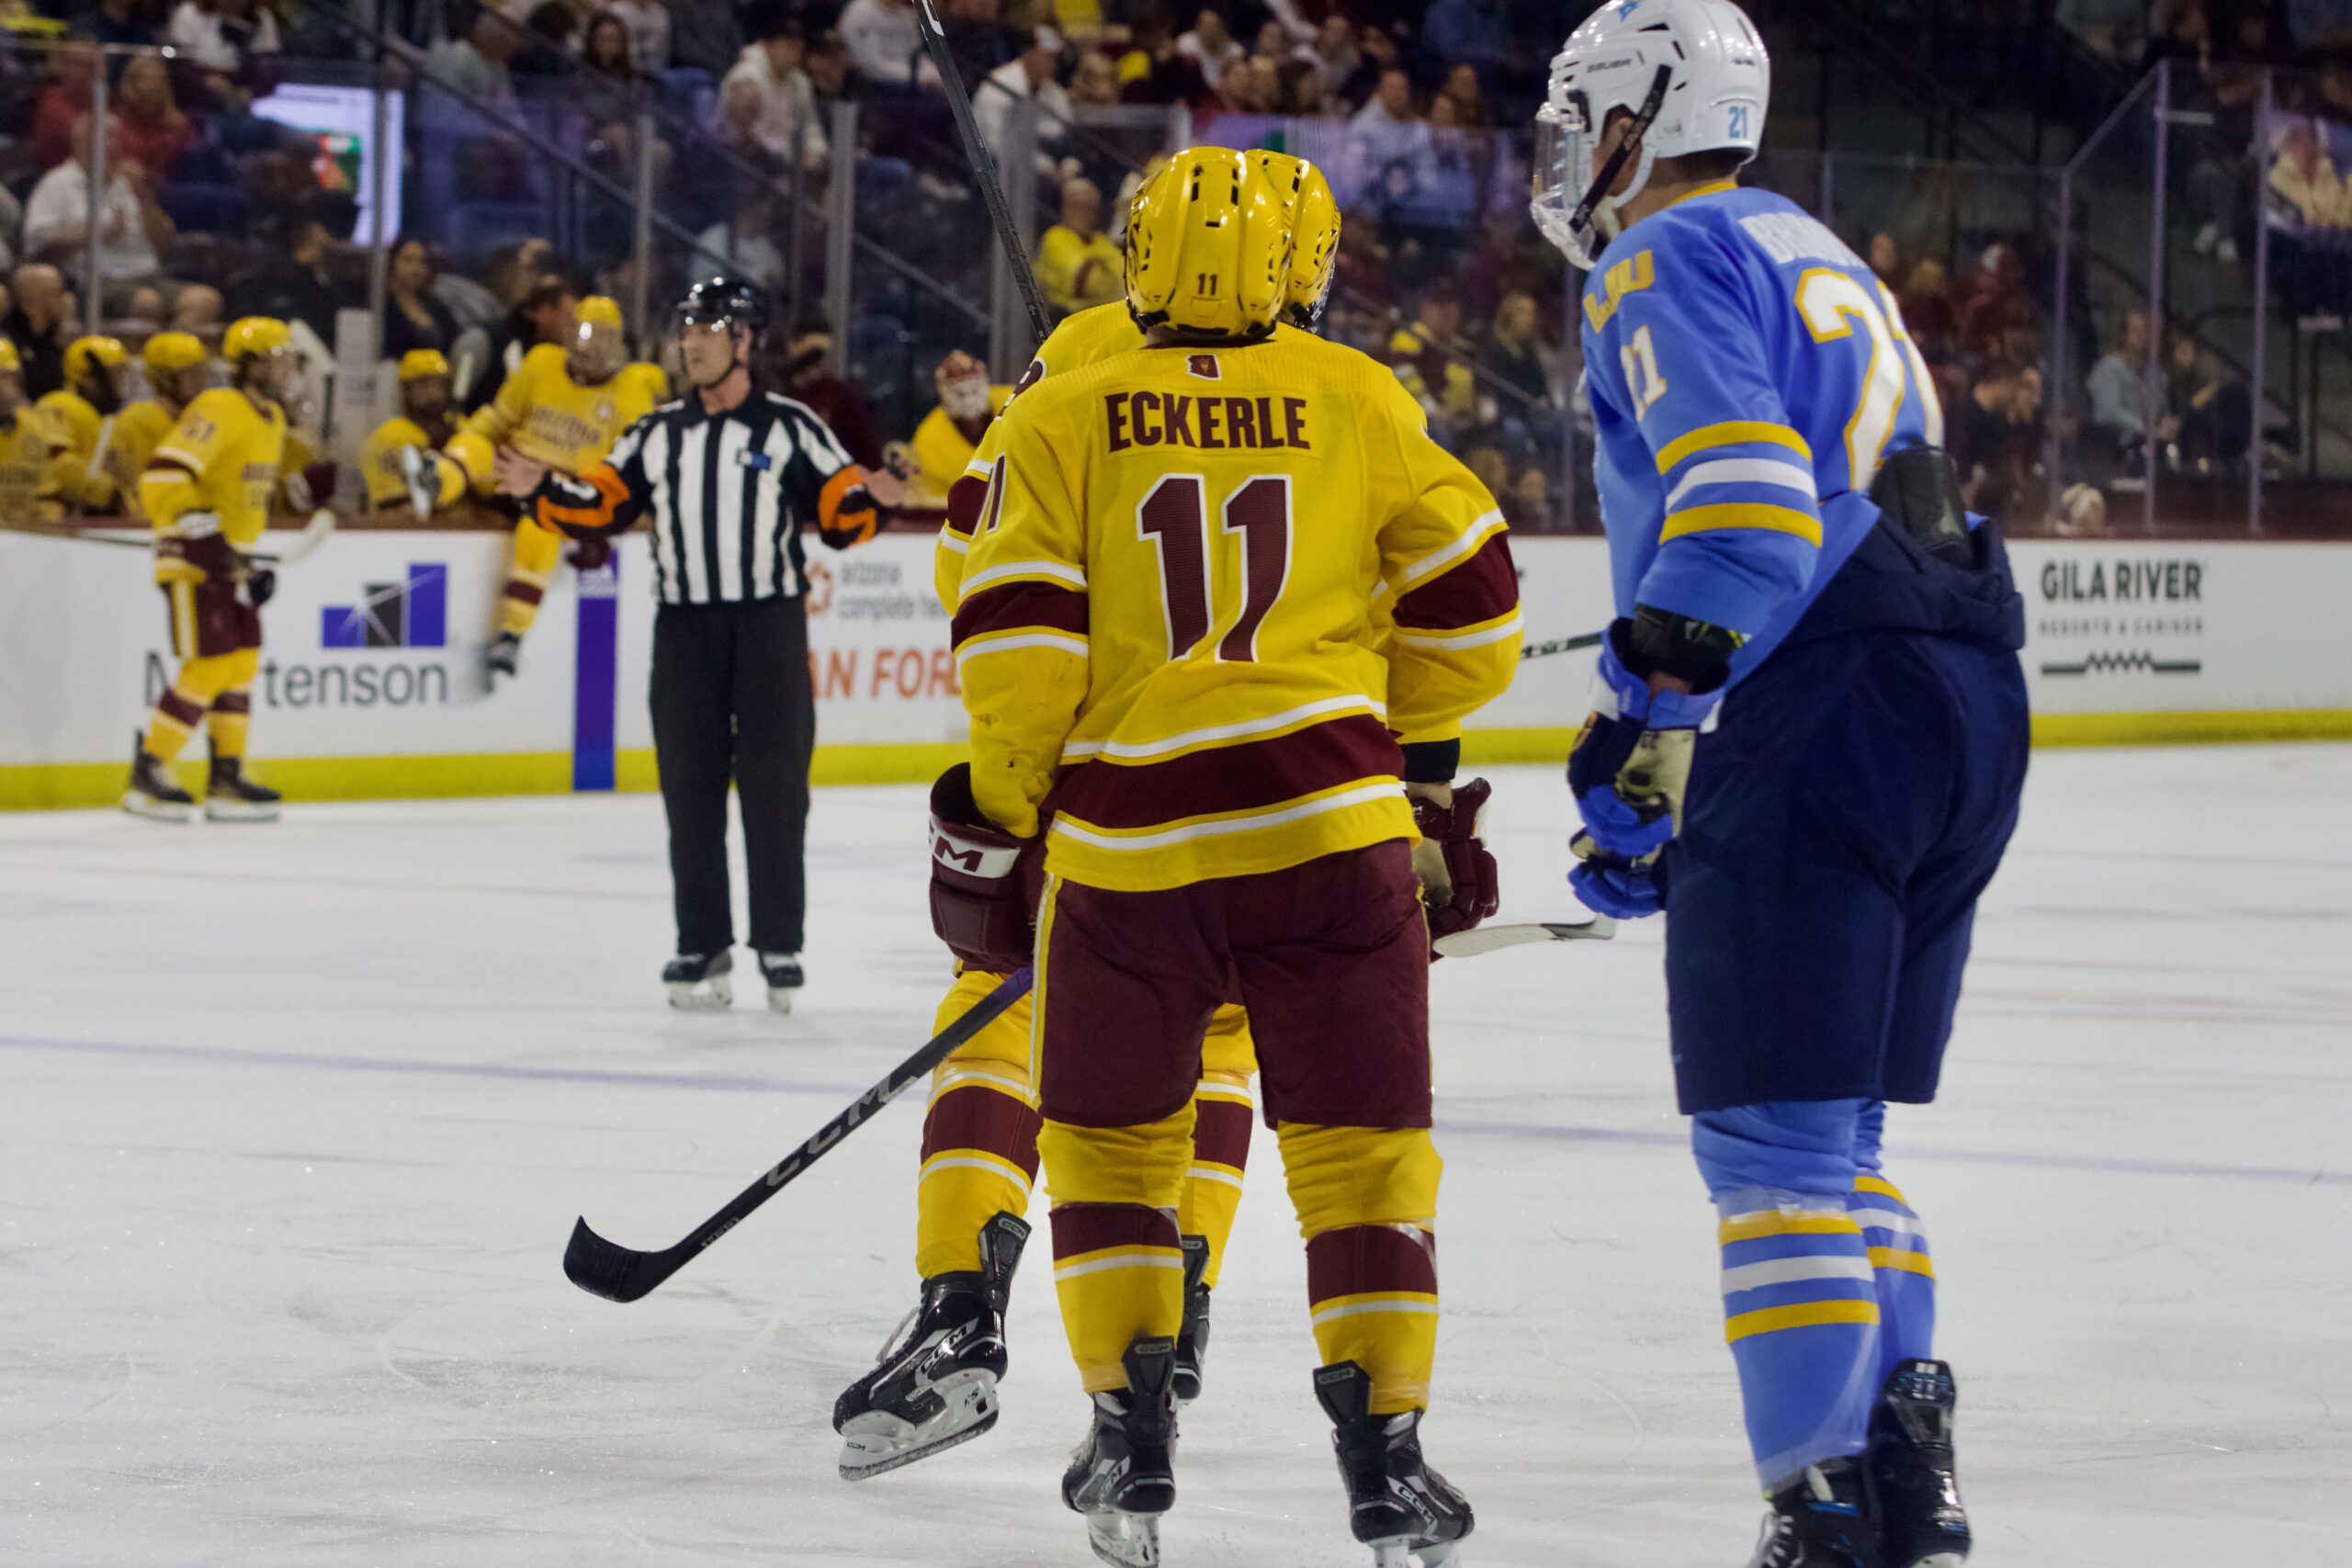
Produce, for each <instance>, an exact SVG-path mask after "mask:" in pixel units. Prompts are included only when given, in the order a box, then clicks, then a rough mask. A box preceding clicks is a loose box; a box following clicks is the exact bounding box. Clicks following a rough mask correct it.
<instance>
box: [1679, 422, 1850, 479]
mask: <svg viewBox="0 0 2352 1568" xmlns="http://www.w3.org/2000/svg"><path fill="white" fill-rule="evenodd" d="M1755 441H1761V442H1766V443H1769V444H1770V445H1771V446H1785V447H1787V448H1788V449H1789V450H1790V451H1792V452H1795V453H1797V454H1799V455H1800V456H1802V457H1804V460H1805V461H1806V462H1807V463H1811V462H1812V461H1813V448H1812V447H1811V446H1807V445H1806V444H1805V439H1804V436H1802V435H1799V434H1797V433H1796V432H1795V431H1793V430H1792V429H1790V428H1789V427H1788V426H1787V425H1785V424H1773V423H1770V422H1767V421H1763V420H1752V419H1734V420H1725V421H1724V422H1723V423H1720V424H1702V425H1701V426H1700V427H1699V428H1698V429H1696V430H1689V431H1685V432H1683V433H1682V434H1680V435H1678V436H1676V437H1675V438H1674V439H1673V440H1671V441H1669V442H1668V443H1667V444H1666V445H1665V446H1661V447H1659V448H1658V454H1657V471H1658V472H1659V473H1661V474H1663V473H1669V472H1671V471H1672V470H1673V468H1674V467H1675V465H1676V464H1678V463H1679V462H1681V461H1682V460H1683V459H1684V458H1686V457H1691V456H1694V455H1695V454H1697V453H1700V452H1704V451H1707V450H1709V449H1711V448H1713V447H1716V446H1738V445H1740V444H1742V443H1746V442H1755Z"/></svg>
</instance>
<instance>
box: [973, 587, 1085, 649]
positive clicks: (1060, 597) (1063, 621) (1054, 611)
mask: <svg viewBox="0 0 2352 1568" xmlns="http://www.w3.org/2000/svg"><path fill="white" fill-rule="evenodd" d="M1016 630H1035V631H1061V632H1071V633H1074V634H1076V635H1078V636H1080V637H1083V636H1085V635H1086V630H1087V597H1086V595H1085V594H1083V593H1080V592H1074V591H1072V590H1070V589H1068V588H1065V587H1062V586H1061V585H1060V584H1058V583H1052V582H1007V583H1002V584H1000V585H999V586H997V587H994V588H986V589H982V590H981V591H980V592H978V593H967V594H966V595H965V596H964V603H963V605H962V607H961V608H959V609H957V610H956V621H955V627H954V630H953V631H952V632H951V633H950V637H951V638H952V640H953V641H954V643H955V645H956V647H958V648H961V647H962V646H963V645H964V644H965V643H967V642H969V641H970V640H972V639H973V638H974V637H986V636H988V635H989V634H990V633H993V632H1006V631H1016Z"/></svg>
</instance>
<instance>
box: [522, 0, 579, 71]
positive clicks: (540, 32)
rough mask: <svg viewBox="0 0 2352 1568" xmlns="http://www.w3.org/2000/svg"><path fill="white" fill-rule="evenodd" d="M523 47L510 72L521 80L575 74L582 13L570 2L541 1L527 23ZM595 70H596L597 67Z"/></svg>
mask: <svg viewBox="0 0 2352 1568" xmlns="http://www.w3.org/2000/svg"><path fill="white" fill-rule="evenodd" d="M523 35H524V37H523V43H522V47H521V48H520V49H518V50H516V51H515V58H514V59H513V60H512V61H510V62H507V67H506V68H507V70H508V71H510V72H512V73H514V74H515V75H517V76H561V75H564V74H566V73H569V72H570V71H571V67H572V59H573V56H574V54H575V53H576V52H577V51H576V50H575V47H574V46H575V45H576V43H577V42H578V40H579V37H580V13H579V12H578V11H577V10H574V9H573V8H572V6H571V3H570V0H539V4H538V5H537V6H532V7H531V14H530V15H529V16H528V17H525V18H524V19H523ZM591 69H594V67H593V65H592V66H591Z"/></svg>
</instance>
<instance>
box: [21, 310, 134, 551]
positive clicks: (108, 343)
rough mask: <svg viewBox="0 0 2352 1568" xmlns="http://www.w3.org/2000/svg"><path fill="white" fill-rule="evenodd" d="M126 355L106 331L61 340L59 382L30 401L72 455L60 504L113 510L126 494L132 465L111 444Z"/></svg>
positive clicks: (92, 512)
mask: <svg viewBox="0 0 2352 1568" xmlns="http://www.w3.org/2000/svg"><path fill="white" fill-rule="evenodd" d="M129 365H130V355H129V354H128V353H126V352H125V351H124V349H123V346H122V344H121V343H120V342H119V341H118V340H116V339H114V338H110V337H96V336H94V337H77V338H75V339H74V341H73V342H72V343H70V344H66V345H65V385H63V386H62V387H60V388H59V389H57V390H55V391H53V392H51V393H50V394H48V395H47V396H46V397H44V398H42V399H41V400H40V402H39V403H38V404H37V405H35V406H36V407H38V408H39V409H40V412H42V413H43V414H44V415H45V416H47V418H48V419H49V421H50V423H51V424H52V425H53V426H54V427H55V428H56V430H57V432H58V434H61V435H62V436H63V437H64V438H65V451H66V454H67V456H68V457H71V458H72V459H73V461H72V462H71V463H69V464H68V465H66V467H65V468H63V469H62V480H63V483H64V496H63V499H64V502H65V504H66V506H67V507H68V508H69V509H71V510H73V511H74V512H79V513H85V514H86V515H90V516H103V515H105V514H106V513H111V512H113V511H114V510H115V509H116V507H117V505H118V504H119V503H120V502H124V501H126V500H127V499H128V497H129V493H130V487H131V485H132V484H133V482H135V479H136V477H137V476H136V471H135V470H128V471H127V470H125V469H124V468H123V466H122V462H121V458H120V455H119V453H118V452H117V450H116V447H115V422H116V418H117V414H118V411H119V410H120V409H121V407H122V393H123V377H124V375H125V374H126V371H127V367H129Z"/></svg>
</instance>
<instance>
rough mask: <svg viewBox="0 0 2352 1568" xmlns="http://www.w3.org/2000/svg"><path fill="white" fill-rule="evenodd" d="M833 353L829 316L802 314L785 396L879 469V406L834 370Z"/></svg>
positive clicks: (789, 350)
mask: <svg viewBox="0 0 2352 1568" xmlns="http://www.w3.org/2000/svg"><path fill="white" fill-rule="evenodd" d="M832 351H833V329H832V327H831V325H830V324H829V323H828V322H827V321H826V320H825V318H824V317H822V316H820V315H808V316H803V317H801V318H800V321H798V323H797V324H796V325H795V326H794V327H793V329H792V342H791V344H790V345H789V346H788V348H787V350H786V355H787V357H786V360H785V363H784V373H783V376H782V378H781V379H782V380H783V382H784V391H785V395H786V397H789V398H793V399H795V400H798V401H800V402H804V403H806V404H808V405H809V407H810V408H811V409H814V410H815V411H816V412H817V416H818V417H819V418H820V419H821V420H823V421H824V422H825V423H826V424H827V425H828V426H830V427H831V430H832V433H833V434H835V435H838V436H840V437H841V443H842V447H843V448H844V449H845V450H847V451H848V453H849V455H850V456H851V457H854V458H856V459H857V461H858V465H859V466H860V467H861V468H867V469H873V468H880V467H881V466H882V427H881V423H880V422H879V421H877V420H876V418H875V417H874V404H873V402H872V401H871V400H869V399H867V397H866V395H865V393H864V392H862V391H860V390H859V389H857V387H856V386H855V384H854V383H852V382H850V381H847V380H844V379H842V378H841V377H839V376H836V375H834V374H833V372H832V367H831V365H830V364H829V363H828V360H829V359H830V358H831V355H832ZM952 477H953V476H951V478H952Z"/></svg>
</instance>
